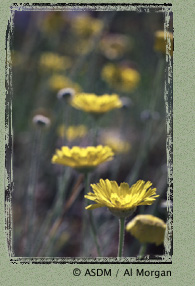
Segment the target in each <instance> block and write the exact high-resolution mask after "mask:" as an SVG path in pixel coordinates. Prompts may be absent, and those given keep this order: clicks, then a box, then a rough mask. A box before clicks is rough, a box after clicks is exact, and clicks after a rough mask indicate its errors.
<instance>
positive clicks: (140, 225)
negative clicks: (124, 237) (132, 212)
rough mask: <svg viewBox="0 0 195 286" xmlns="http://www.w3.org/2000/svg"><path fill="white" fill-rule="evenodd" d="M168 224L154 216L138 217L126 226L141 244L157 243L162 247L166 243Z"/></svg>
mask: <svg viewBox="0 0 195 286" xmlns="http://www.w3.org/2000/svg"><path fill="white" fill-rule="evenodd" d="M165 230H166V224H165V222H164V221H163V220H162V219H160V218H158V217H155V216H153V215H137V216H136V217H134V218H133V219H132V220H131V221H130V222H129V223H128V224H127V226H126V231H128V232H130V233H131V234H132V235H133V236H134V237H136V238H137V239H138V240H139V241H140V242H141V243H155V244H156V245H160V244H162V243H163V242H164V237H165Z"/></svg>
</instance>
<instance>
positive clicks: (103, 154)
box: [52, 145, 114, 172]
mask: <svg viewBox="0 0 195 286" xmlns="http://www.w3.org/2000/svg"><path fill="white" fill-rule="evenodd" d="M113 155H114V153H113V152H112V150H111V149H110V147H108V146H102V145H98V146H96V147H94V146H88V147H85V148H84V147H78V146H74V147H72V148H69V147H67V146H63V147H62V148H61V150H56V153H55V155H53V157H52V163H54V164H61V165H65V166H69V167H72V168H74V169H76V170H78V171H80V172H89V171H92V170H93V169H94V168H96V167H97V166H98V165H100V164H102V163H104V162H106V161H110V160H112V159H113Z"/></svg>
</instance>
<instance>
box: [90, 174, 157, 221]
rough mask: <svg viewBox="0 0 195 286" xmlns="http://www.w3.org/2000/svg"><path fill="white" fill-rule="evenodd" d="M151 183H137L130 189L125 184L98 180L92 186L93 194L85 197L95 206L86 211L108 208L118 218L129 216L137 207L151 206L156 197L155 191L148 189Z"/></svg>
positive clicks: (140, 181)
mask: <svg viewBox="0 0 195 286" xmlns="http://www.w3.org/2000/svg"><path fill="white" fill-rule="evenodd" d="M151 185H152V183H151V182H149V181H148V182H145V181H142V180H139V181H137V183H135V184H134V185H132V187H129V185H128V184H127V183H121V184H120V186H118V184H117V182H116V181H109V180H108V179H106V180H102V179H100V181H99V183H98V184H92V185H91V187H92V189H93V191H94V193H88V194H87V195H85V198H86V199H89V200H92V201H95V202H96V204H93V205H89V206H87V207H86V209H90V210H93V209H96V208H100V207H108V209H109V210H110V211H111V212H112V213H113V214H114V215H116V216H118V217H121V218H122V217H127V216H129V215H131V214H132V213H133V212H134V211H135V209H136V207H137V206H140V205H151V204H152V203H153V202H154V201H155V199H156V197H158V195H156V189H152V188H150V187H151Z"/></svg>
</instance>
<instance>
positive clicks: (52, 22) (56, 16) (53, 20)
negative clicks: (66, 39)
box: [40, 11, 69, 35]
mask: <svg viewBox="0 0 195 286" xmlns="http://www.w3.org/2000/svg"><path fill="white" fill-rule="evenodd" d="M64 15H65V17H64ZM68 21H69V19H68V14H67V13H66V14H65V12H64V11H63V13H62V12H60V11H51V12H46V13H45V17H43V19H42V21H41V22H40V30H41V31H43V32H44V33H46V34H50V35H51V34H54V33H55V34H56V32H60V31H61V30H62V29H63V28H64V27H65V26H66V25H67V23H68Z"/></svg>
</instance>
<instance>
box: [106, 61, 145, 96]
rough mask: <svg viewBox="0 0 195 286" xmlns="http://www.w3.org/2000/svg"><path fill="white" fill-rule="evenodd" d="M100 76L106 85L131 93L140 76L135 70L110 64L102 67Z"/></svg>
mask: <svg viewBox="0 0 195 286" xmlns="http://www.w3.org/2000/svg"><path fill="white" fill-rule="evenodd" d="M101 74H102V78H103V79H104V80H105V81H106V82H107V83H108V85H110V86H111V87H114V88H116V89H117V90H120V91H122V92H129V91H133V90H134V89H135V88H136V87H137V85H138V83H139V81H140V74H139V73H138V71H136V70H135V69H132V68H129V67H126V66H117V65H115V64H111V63H110V64H107V65H105V66H104V67H103V69H102V73H101Z"/></svg>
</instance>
